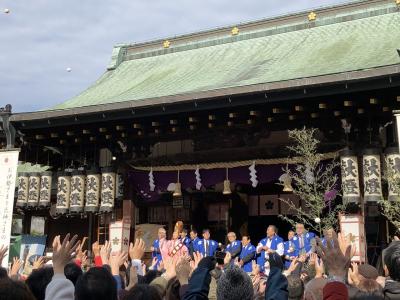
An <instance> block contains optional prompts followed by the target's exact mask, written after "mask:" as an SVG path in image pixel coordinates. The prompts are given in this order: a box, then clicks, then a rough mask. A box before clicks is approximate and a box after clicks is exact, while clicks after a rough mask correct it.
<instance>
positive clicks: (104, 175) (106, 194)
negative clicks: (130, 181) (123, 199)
mask: <svg viewBox="0 0 400 300" xmlns="http://www.w3.org/2000/svg"><path fill="white" fill-rule="evenodd" d="M115 183H116V173H115V170H114V168H112V167H106V168H102V169H101V205H100V212H103V213H108V212H112V211H113V208H114V202H115Z"/></svg>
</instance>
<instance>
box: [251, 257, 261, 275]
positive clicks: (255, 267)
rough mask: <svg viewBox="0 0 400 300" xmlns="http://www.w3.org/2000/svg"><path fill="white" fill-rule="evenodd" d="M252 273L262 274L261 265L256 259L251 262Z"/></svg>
mask: <svg viewBox="0 0 400 300" xmlns="http://www.w3.org/2000/svg"><path fill="white" fill-rule="evenodd" d="M251 274H252V275H254V276H258V275H260V266H259V265H257V263H256V262H255V261H254V260H253V261H252V262H251Z"/></svg>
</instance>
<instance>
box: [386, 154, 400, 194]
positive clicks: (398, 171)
mask: <svg viewBox="0 0 400 300" xmlns="http://www.w3.org/2000/svg"><path fill="white" fill-rule="evenodd" d="M385 154H386V168H387V169H388V170H390V171H391V172H390V174H391V175H392V177H393V180H394V181H395V182H400V153H399V148H397V147H391V148H388V149H386V151H385ZM388 189H389V192H388V200H389V201H399V200H400V195H399V193H398V190H397V189H395V187H394V186H393V183H391V182H389V183H388Z"/></svg>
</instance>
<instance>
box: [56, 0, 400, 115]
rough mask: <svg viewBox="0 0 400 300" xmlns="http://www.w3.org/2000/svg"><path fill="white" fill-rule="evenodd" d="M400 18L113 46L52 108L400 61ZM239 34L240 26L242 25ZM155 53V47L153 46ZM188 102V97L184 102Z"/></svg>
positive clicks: (359, 18) (384, 11)
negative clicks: (88, 82)
mask: <svg viewBox="0 0 400 300" xmlns="http://www.w3.org/2000/svg"><path fill="white" fill-rule="evenodd" d="M399 28H400V13H399V12H398V8H396V5H395V4H394V1H393V2H391V3H390V4H388V3H386V4H385V5H381V6H379V7H375V8H369V9H363V10H358V11H353V12H351V13H338V14H336V15H333V16H330V17H324V18H318V15H317V20H316V21H315V22H309V21H308V19H307V14H306V15H305V18H304V20H302V21H301V22H294V23H293V22H292V23H289V24H282V25H279V26H274V27H272V28H271V27H268V26H267V27H266V28H264V29H262V30H261V29H260V30H256V31H253V32H249V31H247V32H245V31H244V32H243V33H242V32H240V33H239V35H237V36H231V35H230V34H229V33H230V32H229V31H228V33H227V34H226V36H225V37H221V36H219V37H214V38H212V37H209V38H205V39H203V40H202V41H194V42H190V41H188V42H187V43H184V44H182V43H181V44H179V45H176V46H175V47H174V41H173V39H171V46H170V48H169V49H163V48H162V41H161V42H160V45H159V48H158V49H149V50H146V51H142V52H133V53H131V52H129V47H132V46H129V45H126V46H124V45H120V46H118V47H116V48H114V51H113V54H112V61H111V63H110V64H109V66H108V70H107V71H106V72H105V73H104V74H103V75H102V76H101V77H100V78H99V79H98V80H97V81H96V82H95V83H94V84H93V85H92V86H91V87H89V88H88V89H87V90H86V91H84V92H83V93H81V94H80V95H78V96H76V97H74V98H72V99H70V100H68V101H66V102H64V103H62V104H59V105H57V106H55V107H53V108H52V109H70V108H77V107H83V106H91V105H99V104H111V103H117V102H125V101H135V102H136V101H142V100H145V99H151V98H157V97H165V96H172V95H183V94H191V93H199V92H200V93H201V92H207V91H213V90H219V89H224V88H231V87H245V86H250V85H255V84H264V83H272V82H282V81H287V80H292V79H300V78H310V77H315V76H321V75H328V74H338V73H344V72H351V71H356V70H367V69H372V68H378V67H382V66H390V65H395V64H399V63H400V58H399V55H398V53H397V51H396V49H398V48H400V30H399ZM239 29H240V26H239ZM153 48H154V47H153ZM188 100H189V99H188Z"/></svg>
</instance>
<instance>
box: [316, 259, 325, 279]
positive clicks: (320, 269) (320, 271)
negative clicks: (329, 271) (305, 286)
mask: <svg viewBox="0 0 400 300" xmlns="http://www.w3.org/2000/svg"><path fill="white" fill-rule="evenodd" d="M324 273H325V268H324V263H323V261H322V259H319V258H318V257H317V259H316V260H315V278H322V276H324Z"/></svg>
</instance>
